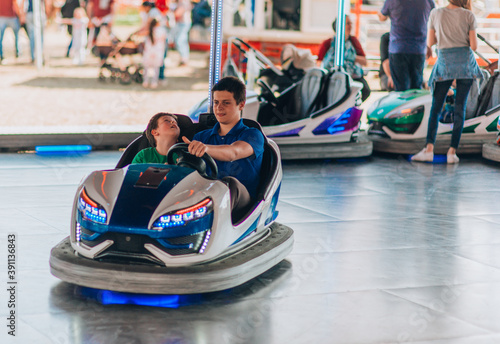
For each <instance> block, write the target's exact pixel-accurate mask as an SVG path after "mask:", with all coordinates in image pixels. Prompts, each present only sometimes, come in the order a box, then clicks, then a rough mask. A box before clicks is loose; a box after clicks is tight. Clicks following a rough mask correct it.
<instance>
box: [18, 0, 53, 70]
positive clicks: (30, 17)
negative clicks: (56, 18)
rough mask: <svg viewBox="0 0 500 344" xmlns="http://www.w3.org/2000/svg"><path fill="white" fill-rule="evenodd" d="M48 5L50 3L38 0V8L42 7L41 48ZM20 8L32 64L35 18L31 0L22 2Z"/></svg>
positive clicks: (45, 0) (33, 58)
mask: <svg viewBox="0 0 500 344" xmlns="http://www.w3.org/2000/svg"><path fill="white" fill-rule="evenodd" d="M49 3H50V1H47V0H40V6H41V7H42V8H41V14H42V16H41V20H42V23H41V29H42V46H43V28H44V27H45V23H46V22H47V10H48V9H49V8H51V7H50V6H49V5H48V4H49ZM22 8H23V9H24V13H25V18H26V20H25V24H26V32H27V34H28V38H29V40H30V50H31V62H34V61H35V18H34V14H33V0H23V5H22ZM42 50H43V48H42Z"/></svg>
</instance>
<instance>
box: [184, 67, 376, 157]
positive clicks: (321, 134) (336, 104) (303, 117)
mask: <svg viewBox="0 0 500 344" xmlns="http://www.w3.org/2000/svg"><path fill="white" fill-rule="evenodd" d="M257 85H258V86H259V87H260V94H257V93H256V92H254V91H252V90H249V91H247V102H246V104H245V108H244V109H243V117H244V118H248V119H252V120H254V121H257V122H258V123H259V124H260V125H261V126H262V127H263V130H264V133H265V134H266V135H267V136H268V137H269V138H271V139H272V140H274V141H275V142H276V143H277V144H278V146H279V148H280V151H281V157H282V159H283V160H291V159H322V158H354V157H365V156H369V155H371V154H372V147H373V145H372V142H371V141H370V140H368V137H367V135H366V134H365V133H364V132H363V131H360V120H361V115H362V110H361V109H360V108H359V107H358V105H359V104H360V103H361V99H360V91H361V89H362V87H363V85H362V84H361V83H359V82H356V81H353V80H352V78H351V77H350V76H349V75H348V74H347V73H345V72H343V71H334V72H328V71H327V70H325V69H322V68H316V67H314V68H311V69H308V70H307V71H306V72H305V75H304V77H303V78H302V79H301V80H300V81H298V82H296V83H294V84H292V85H291V86H290V87H288V88H287V89H285V90H284V91H283V92H281V93H280V94H279V96H275V93H274V92H273V90H272V86H270V85H268V84H267V83H266V81H265V80H264V79H262V78H261V79H258V80H257ZM206 111H207V99H205V100H203V101H201V102H200V103H199V104H197V105H195V106H194V107H193V108H192V109H191V110H190V113H189V116H190V117H191V119H193V121H195V122H196V121H198V116H199V115H200V114H201V113H204V112H206Z"/></svg>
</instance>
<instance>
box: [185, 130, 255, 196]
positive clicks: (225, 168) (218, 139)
mask: <svg viewBox="0 0 500 344" xmlns="http://www.w3.org/2000/svg"><path fill="white" fill-rule="evenodd" d="M219 129H220V124H219V123H217V124H216V125H215V126H214V127H213V128H212V129H207V130H204V131H201V132H199V133H197V134H196V135H194V137H193V140H196V141H200V142H203V143H205V144H209V145H230V144H232V143H234V142H236V141H245V142H247V143H248V144H250V145H251V146H252V148H253V152H254V154H253V155H251V156H249V157H248V158H244V159H239V160H235V161H219V160H215V162H216V163H217V168H218V169H219V174H218V177H219V178H224V177H228V176H231V177H234V178H236V179H238V180H239V181H240V182H241V183H242V184H243V185H245V187H246V188H247V190H248V192H249V193H250V196H251V197H252V198H255V196H256V195H257V187H258V185H259V180H260V168H261V166H262V157H263V153H264V136H263V135H262V133H261V132H260V131H259V130H258V129H256V128H250V127H248V126H246V125H244V124H243V120H240V121H239V122H238V123H237V124H236V125H235V126H234V127H233V128H232V129H231V130H230V131H229V133H227V134H226V136H220V135H219Z"/></svg>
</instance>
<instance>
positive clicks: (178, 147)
mask: <svg viewBox="0 0 500 344" xmlns="http://www.w3.org/2000/svg"><path fill="white" fill-rule="evenodd" d="M188 147H189V144H187V143H177V144H175V145H173V146H172V147H170V149H169V150H168V153H167V163H168V164H169V165H177V166H182V167H188V168H192V169H193V170H196V171H198V173H199V174H201V175H202V176H203V177H206V178H211V179H217V175H218V173H219V171H218V169H217V164H216V163H215V160H214V159H213V158H212V157H211V156H210V155H208V154H207V153H205V154H204V155H203V156H202V157H201V158H199V157H197V156H196V155H193V154H191V153H189V150H188ZM174 154H175V155H177V161H174ZM207 167H208V168H210V175H208V174H207Z"/></svg>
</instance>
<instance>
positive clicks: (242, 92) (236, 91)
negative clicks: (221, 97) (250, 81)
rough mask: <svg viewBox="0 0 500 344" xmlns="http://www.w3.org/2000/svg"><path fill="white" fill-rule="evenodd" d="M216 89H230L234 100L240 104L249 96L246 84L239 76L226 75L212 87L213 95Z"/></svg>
mask: <svg viewBox="0 0 500 344" xmlns="http://www.w3.org/2000/svg"><path fill="white" fill-rule="evenodd" d="M215 91H228V92H231V93H232V94H233V98H234V100H236V104H240V103H241V102H244V101H245V100H246V98H247V93H246V86H245V84H244V83H243V81H241V80H240V79H238V78H237V77H234V76H226V77H224V78H222V79H220V80H219V81H218V82H217V83H216V84H215V85H214V86H213V87H212V96H213V94H214V92H215Z"/></svg>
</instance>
